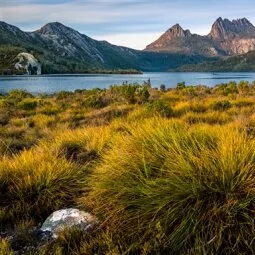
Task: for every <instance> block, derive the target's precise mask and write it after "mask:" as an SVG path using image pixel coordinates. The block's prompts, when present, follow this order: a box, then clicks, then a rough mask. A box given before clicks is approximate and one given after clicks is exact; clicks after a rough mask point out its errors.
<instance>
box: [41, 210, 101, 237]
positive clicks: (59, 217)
mask: <svg viewBox="0 0 255 255" xmlns="http://www.w3.org/2000/svg"><path fill="white" fill-rule="evenodd" d="M96 224H97V219H96V218H95V217H94V216H92V215H91V214H90V213H87V212H83V211H80V210H78V209H72V208H71V209H63V210H59V211H56V212H54V213H52V214H51V215H50V216H49V217H48V218H47V219H46V221H45V222H44V223H43V225H42V227H41V229H40V232H41V233H47V234H49V233H50V235H51V236H52V237H53V238H57V237H58V234H59V233H60V232H61V231H63V230H68V229H70V228H77V229H80V230H83V231H89V230H91V229H93V227H94V226H95V225H96Z"/></svg>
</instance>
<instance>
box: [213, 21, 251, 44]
mask: <svg viewBox="0 0 255 255" xmlns="http://www.w3.org/2000/svg"><path fill="white" fill-rule="evenodd" d="M208 36H209V37H210V38H212V39H215V40H225V39H228V38H229V37H240V36H243V37H245V36H247V37H250V36H255V27H254V26H253V25H252V23H251V22H250V21H249V20H248V19H247V18H242V19H234V20H232V21H230V20H229V19H222V18H221V17H220V18H218V19H217V20H216V21H215V22H214V24H213V25H212V29H211V32H210V33H209V35H208Z"/></svg>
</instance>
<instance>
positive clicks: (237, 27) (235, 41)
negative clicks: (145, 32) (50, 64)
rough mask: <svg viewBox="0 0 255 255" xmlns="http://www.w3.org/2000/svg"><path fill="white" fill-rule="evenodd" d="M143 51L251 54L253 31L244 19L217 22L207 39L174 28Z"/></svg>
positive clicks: (254, 43)
mask: <svg viewBox="0 0 255 255" xmlns="http://www.w3.org/2000/svg"><path fill="white" fill-rule="evenodd" d="M145 50H146V51H156V52H162V51H163V52H171V53H180V52H184V53H188V54H202V55H206V56H232V55H238V54H243V53H247V52H249V51H252V50H255V27H254V26H253V25H252V23H251V22H249V20H247V19H246V18H243V19H237V20H233V21H230V20H228V19H222V18H219V19H217V20H216V21H215V22H214V24H213V26H212V29H211V32H210V33H209V34H208V35H207V36H200V35H195V34H191V33H190V31H189V30H183V29H182V28H181V27H180V25H178V24H177V25H175V26H173V27H172V28H170V29H169V30H168V31H167V32H166V33H165V34H163V35H162V36H161V37H160V38H159V39H158V40H156V41H155V42H154V43H152V44H150V45H148V46H147V47H146V49H145Z"/></svg>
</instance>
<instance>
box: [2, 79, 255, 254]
mask: <svg viewBox="0 0 255 255" xmlns="http://www.w3.org/2000/svg"><path fill="white" fill-rule="evenodd" d="M254 99H255V90H254V85H253V84H248V83H245V82H241V83H240V84H236V83H234V82H230V83H228V84H220V85H218V86H216V87H214V88H208V87H205V86H197V87H194V86H186V84H185V83H179V84H178V85H177V87H176V88H175V89H166V88H165V86H163V85H162V86H161V87H160V89H153V88H151V86H150V84H149V82H147V83H144V84H143V85H138V84H123V85H122V86H112V87H110V88H109V89H93V90H77V91H75V92H64V91H62V92H59V93H56V94H54V95H36V96H35V95H31V94H30V93H28V92H26V91H20V90H14V91H12V92H10V93H9V94H7V95H0V237H1V235H2V236H3V238H2V239H1V241H0V254H8V255H9V254H16V252H17V250H18V251H20V247H23V248H24V249H21V250H22V251H25V250H26V248H27V247H30V246H33V249H32V254H38V255H42V254H45V255H46V254H60V255H65V254H74V255H78V254H86V255H87V254H88V255H90V254H91V255H92V254H99V255H101V254H108V255H110V254H111V255H113V254H114V255H118V254H131V255H132V254H143V255H145V254H146V255H147V254H177V255H178V254H190V255H193V254H194V255H195V254H196V255H197V254H198V255H200V254H201V255H202V254H203V255H204V254H226V255H230V254H253V253H255V249H254V247H255V243H254V234H255V228H254V210H255V208H254V202H255V201H254V200H255V186H254V185H255V184H254V183H255V182H254V177H255V176H254V175H255V172H254V169H255V153H254V148H255V114H254V111H255V104H254ZM68 207H75V208H80V209H83V210H85V211H88V212H91V213H93V214H95V216H96V217H98V218H99V219H100V222H101V224H100V226H99V227H98V228H97V229H96V230H95V231H94V232H92V233H89V234H88V233H82V232H79V231H77V230H70V231H67V232H63V233H62V234H61V235H60V237H59V238H58V239H57V240H55V241H54V242H50V243H47V244H45V245H43V246H38V247H37V246H36V245H38V243H37V242H38V240H35V236H34V234H33V232H31V231H30V230H31V229H36V228H37V227H38V226H40V224H41V223H42V222H43V221H44V220H45V219H46V218H47V217H48V216H49V215H50V214H51V213H52V212H53V211H55V210H58V209H63V208H68ZM6 231H7V232H6ZM9 232H11V233H15V238H16V239H15V240H17V242H16V244H14V243H13V242H12V241H11V239H6V236H5V235H3V234H2V233H9ZM4 238H5V239H4ZM17 247H18V248H17ZM30 254H31V251H30Z"/></svg>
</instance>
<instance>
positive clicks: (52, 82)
mask: <svg viewBox="0 0 255 255" xmlns="http://www.w3.org/2000/svg"><path fill="white" fill-rule="evenodd" d="M148 79H150V80H151V83H152V86H153V87H159V86H160V85H161V84H164V85H166V87H167V88H174V87H176V84H177V83H178V82H183V81H185V82H186V84H187V85H200V84H201V85H207V86H214V85H216V84H219V83H223V82H229V81H236V82H239V81H241V80H245V81H250V82H251V81H254V80H255V73H149V72H146V73H143V74H141V75H134V74H130V75H129V74H127V75H117V74H86V75H42V76H0V93H6V92H8V91H10V90H13V89H24V90H27V91H29V92H31V93H35V94H36V93H48V94H50V93H54V92H58V91H61V90H66V91H74V90H76V89H91V88H96V87H97V88H107V87H109V86H110V85H113V84H122V83H123V82H126V81H127V82H129V83H132V82H138V83H141V84H142V83H143V81H147V80H148Z"/></svg>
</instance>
